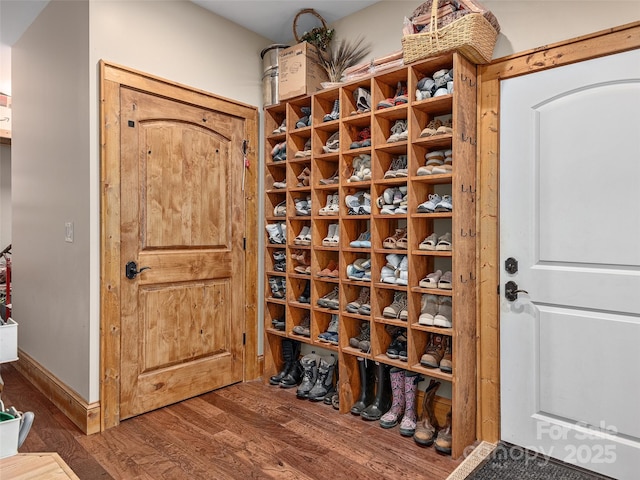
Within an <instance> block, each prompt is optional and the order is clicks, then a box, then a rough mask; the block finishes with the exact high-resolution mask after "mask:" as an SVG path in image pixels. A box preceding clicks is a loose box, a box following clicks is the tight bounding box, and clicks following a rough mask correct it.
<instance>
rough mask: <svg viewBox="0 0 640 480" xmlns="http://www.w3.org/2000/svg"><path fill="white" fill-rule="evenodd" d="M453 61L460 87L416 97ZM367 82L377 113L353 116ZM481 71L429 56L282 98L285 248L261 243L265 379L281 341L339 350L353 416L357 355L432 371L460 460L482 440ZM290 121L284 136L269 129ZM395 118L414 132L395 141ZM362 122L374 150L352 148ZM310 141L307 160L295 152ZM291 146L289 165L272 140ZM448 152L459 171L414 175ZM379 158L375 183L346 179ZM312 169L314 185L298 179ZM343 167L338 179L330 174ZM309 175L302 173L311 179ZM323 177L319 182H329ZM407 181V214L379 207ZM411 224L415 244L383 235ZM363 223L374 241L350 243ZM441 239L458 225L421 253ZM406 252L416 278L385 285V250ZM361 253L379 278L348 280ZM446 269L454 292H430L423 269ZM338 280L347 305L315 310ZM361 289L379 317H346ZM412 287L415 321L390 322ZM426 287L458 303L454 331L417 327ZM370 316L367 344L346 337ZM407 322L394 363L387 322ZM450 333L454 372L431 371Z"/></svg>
mask: <svg viewBox="0 0 640 480" xmlns="http://www.w3.org/2000/svg"><path fill="white" fill-rule="evenodd" d="M443 68H446V69H451V68H453V93H451V94H445V95H441V96H438V97H434V98H428V99H425V100H419V101H417V100H416V95H415V91H416V86H417V84H418V82H419V81H420V80H421V79H422V78H424V77H426V76H432V75H433V73H435V72H436V71H438V70H440V69H443ZM398 82H406V84H407V86H408V88H407V90H408V94H407V97H408V102H407V103H402V104H399V105H396V106H392V107H389V108H384V109H377V108H376V106H377V104H378V102H380V101H381V100H385V99H387V98H392V97H394V95H395V93H396V89H397V85H398ZM358 87H364V88H367V89H369V90H370V92H371V111H369V112H364V113H357V112H356V101H355V99H354V91H355V90H356V89H357V88H358ZM476 95H477V94H476V67H475V65H473V64H472V63H470V62H469V61H468V60H466V59H465V58H464V57H462V56H461V55H459V54H458V53H450V54H448V55H443V56H438V57H432V58H429V59H425V60H422V61H419V62H416V63H413V64H411V65H408V66H404V67H400V68H397V69H394V70H390V71H387V72H384V73H382V74H379V75H376V76H374V77H371V78H367V79H362V80H358V81H355V82H352V83H345V84H342V85H340V86H339V87H334V88H330V89H325V90H322V91H320V92H318V93H315V94H313V95H311V96H306V97H302V98H297V99H295V100H292V101H289V102H287V103H284V104H279V105H274V106H271V107H267V108H266V109H265V121H264V128H265V142H266V143H265V155H266V161H265V217H266V223H267V224H273V223H276V222H286V237H287V239H286V245H274V244H271V243H270V242H269V238H268V234H267V233H265V235H267V237H266V241H265V244H266V246H267V252H266V254H265V263H266V264H265V274H266V277H267V281H266V282H265V336H266V338H265V372H264V373H265V378H267V379H268V378H269V377H270V376H271V375H273V374H275V373H277V372H278V371H279V369H280V368H281V362H282V358H281V357H282V356H281V349H280V341H281V338H282V337H289V338H292V339H295V340H298V341H301V342H303V343H307V344H310V345H315V346H317V347H321V348H325V349H327V350H331V351H335V352H338V355H339V378H340V383H339V391H340V411H341V412H342V413H346V412H348V411H349V409H350V407H351V405H352V404H353V403H354V401H355V399H356V398H357V397H358V395H359V391H360V379H359V376H358V366H357V358H358V357H361V358H366V359H369V360H373V361H378V362H382V363H385V364H388V365H392V366H397V367H400V368H403V369H406V370H410V371H413V372H417V373H420V374H421V375H423V376H424V378H425V379H428V378H436V379H438V380H441V381H445V382H450V384H451V394H452V398H451V405H452V429H453V430H452V431H453V448H452V455H453V457H454V458H457V457H459V456H460V455H462V453H463V450H464V448H465V447H467V446H469V445H471V444H473V442H474V441H475V440H476V408H475V406H476V238H475V237H476V198H475V192H476V138H477V137H476V123H477V118H476V115H477V114H476V102H477V98H476ZM336 99H339V101H340V115H339V118H338V119H337V120H329V121H326V122H325V121H323V119H324V116H325V115H326V114H328V113H330V112H331V111H332V110H333V107H334V102H335V100H336ZM302 107H310V108H311V119H312V122H311V126H302V127H299V126H296V123H297V122H298V120H299V119H300V118H301V117H303V116H304V114H303V112H302V110H301V108H302ZM436 118H438V119H442V120H443V121H444V120H446V119H448V118H451V119H452V128H453V133H452V134H447V133H445V134H438V135H433V136H428V137H420V133H421V132H422V130H423V129H424V128H425V126H426V125H427V124H428V123H429V122H430V121H431V120H433V119H436ZM284 120H286V132H285V133H271V132H272V131H274V130H276V129H278V127H279V126H280V125H281V123H282V122H283V121H284ZM396 120H406V121H407V125H408V140H406V141H399V142H395V143H387V139H388V138H389V136H390V135H391V133H392V132H391V127H392V126H393V125H394V123H395V121H396ZM365 127H368V128H370V131H371V146H368V147H367V146H365V147H359V148H353V149H352V148H350V147H351V144H352V142H354V141H357V140H358V133H359V132H360V131H361V130H362V129H363V128H365ZM335 132H339V136H340V147H339V151H338V152H325V151H324V149H323V147H324V146H325V144H326V142H327V140H328V139H329V138H330V137H331V136H332V135H333V134H335ZM309 138H310V139H311V156H301V155H300V154H299V156H298V157H296V153H297V152H300V151H302V150H303V148H304V144H305V142H307V140H308V139H309ZM282 142H286V145H287V158H286V161H275V162H274V161H273V159H272V158H271V155H270V154H271V152H272V150H273V149H274V146H276V145H278V144H280V143H282ZM448 149H451V150H452V152H453V154H452V158H453V162H452V165H453V170H452V173H444V174H442V173H440V174H431V175H422V176H420V175H417V170H418V168H419V167H421V166H423V165H425V154H427V153H428V152H432V151H436V150H448ZM362 154H366V155H370V156H371V180H364V181H349V178H350V177H351V175H352V173H353V162H354V159H355V158H356V157H358V156H359V155H362ZM399 155H406V156H407V169H408V171H407V175H406V176H400V177H395V178H384V176H385V173H386V172H387V170H388V169H389V167H390V165H391V162H392V161H393V159H394V158H395V157H397V156H399ZM305 167H308V168H309V171H310V172H311V173H310V176H309V180H308V185H305V184H304V182H302V181H301V180H300V179H299V178H298V177H299V175H300V174H301V173H302V172H303V171H304V169H305ZM336 173H337V174H338V182H337V183H331V182H328V181H327V179H331V178H332V177H333V176H334V175H335V174H336ZM285 177H286V188H285V189H275V188H273V183H274V182H277V181H282V180H283V179H284V178H285ZM303 178H304V177H303ZM321 180H322V181H321ZM405 185H406V187H407V201H408V205H407V213H403V214H383V213H381V212H380V210H381V209H380V208H379V207H378V206H377V205H376V199H377V198H378V197H379V196H380V195H382V194H383V192H384V191H385V189H387V188H392V187H400V186H405ZM358 191H366V192H367V193H369V194H370V196H371V197H370V201H371V213H370V214H361V215H352V214H349V212H348V207H347V206H346V204H345V198H346V196H347V195H353V194H354V193H355V192H358ZM432 193H437V194H439V195H445V194H446V195H451V196H452V199H453V208H452V211H451V212H441V213H418V212H417V207H418V205H420V204H421V203H423V202H425V201H426V200H428V197H429V194H432ZM335 194H338V195H339V212H338V215H320V209H321V208H323V207H325V206H326V205H327V202H328V200H327V198H328V197H329V196H333V195H335ZM300 198H303V199H306V198H310V199H311V211H310V215H306V216H301V215H297V214H296V209H295V202H296V199H300ZM284 200H286V205H287V209H286V217H275V216H273V213H274V212H273V210H274V208H275V207H276V205H278V203H280V202H282V201H284ZM331 224H339V228H338V232H339V241H338V244H337V245H332V246H328V245H323V240H324V239H325V238H326V237H327V235H328V233H329V226H330V225H331ZM305 226H308V227H310V229H311V245H308V246H303V245H297V244H296V243H295V239H296V237H297V236H298V235H299V234H300V232H301V231H302V229H303V227H305ZM398 228H406V230H407V238H408V248H407V249H389V248H384V247H383V241H384V240H385V239H386V238H387V237H390V236H392V235H393V234H394V232H395V231H396V229H398ZM365 231H369V232H370V234H371V248H354V247H351V246H350V242H352V241H354V240H357V239H358V237H359V235H360V234H361V233H363V232H365ZM434 232H436V233H438V235H443V234H444V233H445V232H451V235H452V250H451V251H439V250H438V251H431V250H421V249H419V244H420V243H421V242H422V241H423V240H424V239H425V238H426V237H427V236H428V235H430V234H431V233H434ZM283 249H286V252H287V265H286V272H284V273H282V272H276V271H274V270H273V255H272V254H273V252H275V251H277V250H283ZM300 251H307V252H308V258H310V265H311V272H310V274H303V273H299V272H296V271H295V270H294V268H295V267H296V266H297V265H298V263H297V261H296V260H293V259H292V257H291V255H292V253H294V252H295V254H299V253H300ZM393 253H395V254H398V255H407V256H408V265H409V266H408V285H406V286H404V285H397V284H390V283H384V282H382V281H381V275H380V272H381V269H382V268H383V267H384V266H385V264H386V263H387V260H386V256H387V255H388V254H393ZM357 258H370V259H371V280H370V281H362V280H354V279H350V278H348V276H347V267H348V266H349V265H350V264H352V263H353V262H354V261H355V260H356V259H357ZM331 261H333V262H335V264H337V265H338V273H339V276H338V278H333V277H325V276H323V277H320V276H318V274H319V273H320V272H321V271H322V270H323V269H325V268H326V266H327V265H328V264H329V263H330V262H331ZM437 269H440V270H442V271H443V272H444V271H447V270H450V271H451V272H452V274H453V281H452V288H451V289H450V290H449V289H434V288H429V289H427V288H422V287H420V286H419V282H420V280H421V279H423V278H425V277H426V275H427V274H429V273H431V272H434V271H435V270H437ZM270 277H278V278H283V279H285V280H286V282H287V288H286V298H285V299H278V298H273V297H272V295H271V288H270V286H269V282H268V279H269V278H270ZM306 281H310V282H311V303H310V304H301V303H299V302H298V301H297V298H298V296H299V295H300V293H301V292H302V291H303V290H304V286H305V283H306ZM336 286H337V287H339V291H340V296H339V302H340V308H339V310H331V309H328V308H322V307H320V306H318V304H317V301H318V299H319V298H321V297H323V296H324V295H326V294H328V293H330V292H331V291H332V290H333V289H334V288H335V287H336ZM362 287H370V289H371V299H370V305H371V315H370V316H367V315H361V314H359V313H350V312H347V310H346V308H345V307H346V305H347V304H348V303H349V302H351V301H354V300H355V299H357V298H358V296H359V294H360V289H361V288H362ZM398 291H401V292H405V293H406V295H407V300H408V305H407V309H408V320H407V321H404V320H400V319H398V318H396V319H393V318H385V317H384V316H383V314H382V312H383V310H384V308H385V307H386V306H388V305H390V304H391V303H392V301H393V297H394V293H396V292H398ZM423 294H435V295H440V296H450V297H451V298H452V304H453V308H452V310H453V314H452V323H453V326H452V328H441V327H436V326H426V325H421V324H419V323H418V317H419V316H420V313H421V300H422V295H423ZM336 313H337V314H339V316H340V320H339V344H338V346H334V345H331V344H328V343H325V342H321V341H319V340H318V338H317V337H318V335H319V334H320V333H322V332H324V331H325V330H326V328H327V326H328V325H329V322H330V319H331V315H332V314H336ZM282 317H285V318H286V324H285V329H284V331H280V330H276V329H275V328H274V327H273V324H272V321H273V320H274V319H276V318H282ZM305 317H310V336H309V337H303V336H300V335H297V334H294V333H293V332H292V329H293V327H295V326H296V325H299V324H301V323H302V322H303V321H304V319H305ZM362 322H369V323H370V330H371V350H370V351H369V352H362V351H360V350H359V349H357V348H353V347H350V346H349V339H350V338H351V337H355V336H357V335H358V334H359V332H360V328H361V324H362ZM389 325H391V326H398V327H403V328H406V331H407V357H408V358H407V361H401V360H399V359H391V358H389V357H388V356H387V355H386V349H387V347H388V346H389V344H390V342H391V337H390V335H389V333H388V330H387V328H386V327H387V326H389ZM436 334H442V335H445V336H447V337H449V338H450V341H451V345H452V361H453V371H452V373H445V372H443V371H441V370H440V369H433V368H426V367H424V366H422V365H421V364H420V359H421V357H422V355H423V354H424V353H425V349H426V347H427V344H428V343H429V338H430V335H436Z"/></svg>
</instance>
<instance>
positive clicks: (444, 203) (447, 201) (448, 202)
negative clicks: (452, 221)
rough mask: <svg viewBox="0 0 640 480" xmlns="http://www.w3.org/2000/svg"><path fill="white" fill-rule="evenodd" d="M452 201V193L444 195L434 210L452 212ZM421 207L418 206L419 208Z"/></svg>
mask: <svg viewBox="0 0 640 480" xmlns="http://www.w3.org/2000/svg"><path fill="white" fill-rule="evenodd" d="M429 197H431V196H429ZM452 201H453V199H452V198H451V195H443V196H442V198H441V199H440V201H439V202H438V203H437V204H436V206H435V208H434V209H433V210H434V211H435V212H450V211H451V210H453V204H452ZM419 208H420V207H418V209H419ZM418 211H419V210H418Z"/></svg>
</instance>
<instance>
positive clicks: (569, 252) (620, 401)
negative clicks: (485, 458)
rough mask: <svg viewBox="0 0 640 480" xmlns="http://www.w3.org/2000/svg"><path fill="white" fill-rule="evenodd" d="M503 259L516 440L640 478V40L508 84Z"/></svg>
mask: <svg viewBox="0 0 640 480" xmlns="http://www.w3.org/2000/svg"><path fill="white" fill-rule="evenodd" d="M510 257H512V258H513V259H515V260H517V262H518V264H517V272H516V273H508V272H507V271H506V270H505V261H506V260H507V259H508V258H510ZM500 269H501V272H502V273H501V285H500V295H501V318H500V349H501V351H500V364H501V371H500V375H501V432H502V434H501V436H502V439H503V440H504V441H507V442H510V443H513V444H517V445H520V446H523V447H527V448H529V449H531V450H535V451H537V452H541V453H544V454H546V455H549V456H551V457H554V458H557V459H560V460H562V461H564V462H568V463H572V464H576V465H578V466H580V467H583V468H587V469H589V470H593V471H596V472H599V473H602V474H604V475H609V476H612V477H614V478H619V479H634V480H636V479H638V478H640V50H635V51H631V52H625V53H621V54H616V55H611V56H608V57H603V58H599V59H595V60H589V61H585V62H581V63H577V64H572V65H569V66H565V67H558V68H554V69H550V70H546V71H542V72H539V73H534V74H530V75H525V76H522V77H517V78H514V79H510V80H506V81H503V82H501V91H500ZM508 281H513V282H515V283H516V284H517V286H518V288H519V289H522V290H526V291H528V293H519V294H518V298H517V300H515V301H508V300H507V299H506V298H505V284H506V283H507V282H508Z"/></svg>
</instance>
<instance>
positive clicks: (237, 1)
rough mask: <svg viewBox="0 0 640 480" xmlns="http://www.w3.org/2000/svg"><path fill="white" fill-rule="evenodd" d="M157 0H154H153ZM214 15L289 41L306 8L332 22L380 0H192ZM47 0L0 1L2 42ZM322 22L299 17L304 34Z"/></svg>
mask: <svg viewBox="0 0 640 480" xmlns="http://www.w3.org/2000/svg"><path fill="white" fill-rule="evenodd" d="M152 1H154V0H152ZM192 1H193V3H196V4H197V5H200V6H202V7H204V8H206V9H207V10H210V11H212V12H214V13H215V14H217V15H219V16H221V17H224V18H227V19H229V20H231V21H232V22H235V23H237V24H239V25H242V26H243V27H245V28H247V29H249V30H251V31H253V32H256V33H258V34H259V35H262V36H263V37H266V38H268V39H270V40H271V41H273V42H274V43H290V42H291V41H292V40H293V38H294V36H293V21H294V19H295V16H296V14H297V13H298V12H299V11H300V10H302V9H303V8H313V9H314V10H315V11H316V12H318V13H319V14H320V15H321V16H322V17H323V18H324V19H325V21H326V22H327V23H328V24H330V23H333V22H335V21H336V20H339V19H341V18H343V17H346V16H347V15H351V14H352V13H354V12H357V11H358V10H361V9H363V8H365V7H368V6H370V5H373V4H374V3H378V1H380V0H315V1H308V0H233V1H232V0H192ZM47 3H48V0H30V1H25V0H1V1H0V43H1V44H2V45H5V46H11V45H13V44H14V43H15V42H16V41H17V40H18V39H19V38H20V36H21V35H22V33H23V32H24V31H25V30H26V28H27V27H28V26H29V25H30V24H31V22H32V21H33V20H34V19H35V18H36V17H37V16H38V14H39V13H40V12H41V11H42V9H43V8H44V7H45V6H46V4H47ZM319 24H320V22H319V20H318V19H317V18H315V17H314V16H313V15H302V16H301V17H300V18H299V19H298V23H297V30H296V31H297V32H298V34H299V35H302V34H303V33H304V32H305V31H307V30H311V29H312V28H313V27H316V26H318V25H319Z"/></svg>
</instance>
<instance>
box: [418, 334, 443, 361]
mask: <svg viewBox="0 0 640 480" xmlns="http://www.w3.org/2000/svg"><path fill="white" fill-rule="evenodd" d="M442 357H444V335H440V334H438V333H432V334H431V335H429V343H428V344H427V348H426V349H425V352H424V355H422V358H421V359H420V365H422V366H423V367H427V368H438V367H439V366H440V360H442Z"/></svg>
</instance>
